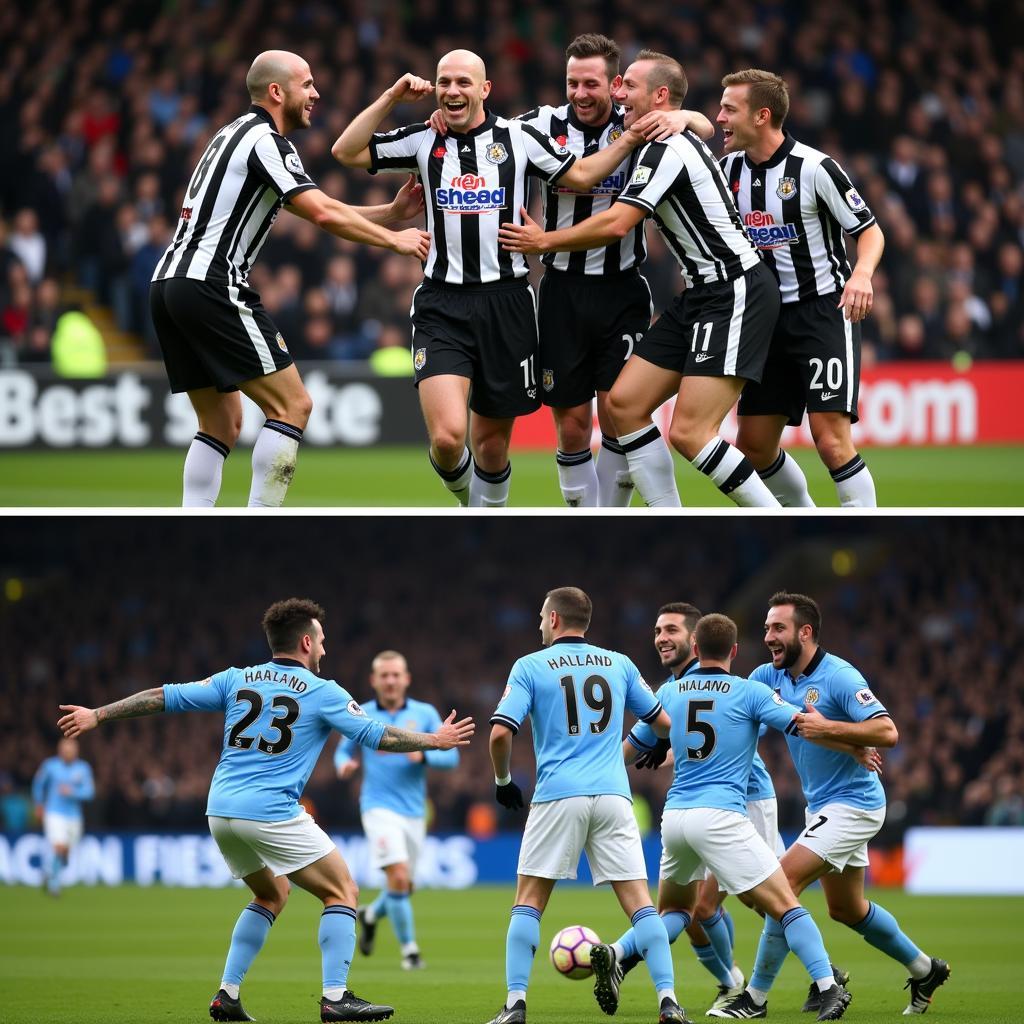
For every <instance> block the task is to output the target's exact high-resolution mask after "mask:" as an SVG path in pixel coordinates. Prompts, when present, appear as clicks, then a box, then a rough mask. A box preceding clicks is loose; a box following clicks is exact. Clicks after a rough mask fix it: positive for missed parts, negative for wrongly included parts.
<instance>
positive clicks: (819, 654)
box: [793, 647, 826, 682]
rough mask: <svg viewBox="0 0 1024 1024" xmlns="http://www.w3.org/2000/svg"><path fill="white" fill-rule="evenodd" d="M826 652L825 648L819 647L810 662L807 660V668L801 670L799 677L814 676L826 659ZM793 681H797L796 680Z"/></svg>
mask: <svg viewBox="0 0 1024 1024" xmlns="http://www.w3.org/2000/svg"><path fill="white" fill-rule="evenodd" d="M825 654H826V651H825V648H824V647H819V648H818V649H817V650H816V651H815V652H814V657H813V658H811V660H810V661H809V662H807V668H805V669H804V670H803V672H801V673H800V675H799V676H797V679H805V678H807V677H808V676H813V675H814V673H815V672H816V671H817V670H818V666H819V665H820V664H821V663H822V661H824V660H825ZM793 681H794V682H796V680H793Z"/></svg>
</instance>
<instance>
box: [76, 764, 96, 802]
mask: <svg viewBox="0 0 1024 1024" xmlns="http://www.w3.org/2000/svg"><path fill="white" fill-rule="evenodd" d="M95 795H96V784H95V782H94V781H93V777H92V768H90V767H89V765H87V764H86V765H83V771H82V777H81V779H79V780H78V785H77V786H76V787H75V799H76V800H91V799H92V798H93V797H94V796H95Z"/></svg>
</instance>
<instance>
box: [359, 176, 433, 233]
mask: <svg viewBox="0 0 1024 1024" xmlns="http://www.w3.org/2000/svg"><path fill="white" fill-rule="evenodd" d="M423 205H424V204H423V186H422V185H421V184H420V183H419V182H418V181H417V180H416V175H415V174H410V175H409V177H408V178H407V179H406V181H405V184H404V185H403V186H402V187H401V188H400V189H399V190H398V194H397V195H396V196H395V198H394V199H392V200H391V202H390V203H384V204H383V205H382V206H353V207H352V209H353V210H355V211H356V213H360V214H362V215H363V216H364V217H365V218H366V219H367V220H368V221H372V222H373V223H374V224H383V225H385V226H386V227H390V226H391V225H392V224H402V223H403V222H404V221H407V220H412V218H413V217H417V216H419V215H420V214H421V213H422V212H423Z"/></svg>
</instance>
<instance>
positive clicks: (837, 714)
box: [751, 647, 889, 813]
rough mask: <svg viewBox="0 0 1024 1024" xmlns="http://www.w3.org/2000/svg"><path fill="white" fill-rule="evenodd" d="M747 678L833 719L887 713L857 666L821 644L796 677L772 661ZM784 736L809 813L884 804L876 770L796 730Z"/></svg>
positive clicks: (859, 719)
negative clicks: (828, 807) (828, 806)
mask: <svg viewBox="0 0 1024 1024" xmlns="http://www.w3.org/2000/svg"><path fill="white" fill-rule="evenodd" d="M751 679H757V680H759V681H760V682H762V683H765V684H767V685H768V686H770V687H771V688H772V689H773V690H775V691H776V692H777V693H778V694H779V695H780V696H781V697H782V699H783V700H786V701H789V703H791V704H795V705H796V706H797V707H798V708H800V710H801V711H803V710H805V705H807V704H811V705H813V706H814V707H816V708H817V709H818V710H819V711H820V712H821V713H822V714H823V715H824V716H825V717H826V718H831V719H833V720H834V721H837V722H866V721H867V720H868V719H870V718H877V717H878V716H879V715H888V714H889V712H888V711H886V709H885V708H884V707H883V705H882V703H881V702H880V701H879V699H878V698H877V697H876V696H875V695H874V694H873V693H872V692H871V689H870V687H869V686H868V684H867V681H866V680H865V679H864V677H863V676H862V675H861V674H860V672H858V671H857V669H855V668H854V667H853V666H852V665H851V664H850V663H849V662H848V661H843V659H842V658H837V657H836V656H835V655H834V654H828V653H827V652H826V651H825V650H824V649H823V648H820V647H819V648H818V650H817V652H816V653H815V655H814V657H813V658H812V659H811V661H810V663H809V664H808V666H807V669H806V671H805V672H803V673H802V674H801V675H800V677H799V678H798V679H796V680H794V679H793V678H792V677H791V676H790V674H789V673H788V672H787V671H786V670H785V669H776V668H773V667H772V665H771V662H769V663H768V664H765V665H759V666H758V667H757V668H756V669H754V671H753V672H752V673H751ZM786 742H787V743H788V744H789V753H790V755H791V756H792V758H793V764H794V765H795V766H796V770H797V774H798V775H799V776H800V784H801V786H802V787H803V791H804V798H805V799H806V800H807V807H808V809H809V810H810V811H811V813H815V812H816V811H817V810H818V809H819V808H820V807H824V806H825V805H826V804H831V803H840V804H849V805H850V806H851V807H861V808H864V809H865V810H876V809H877V808H879V807H884V806H885V790H884V789H883V788H882V783H881V780H880V779H879V778H878V775H877V774H876V773H874V772H869V771H868V770H867V769H866V768H862V767H861V766H860V765H859V764H857V762H856V761H855V760H854V759H853V758H852V757H850V755H849V754H841V753H840V752H839V751H838V750H828V749H826V748H825V747H822V746H819V745H818V744H817V743H811V742H810V740H805V739H801V738H800V737H799V736H797V735H795V734H793V735H790V734H788V733H787V734H786Z"/></svg>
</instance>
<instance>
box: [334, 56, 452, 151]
mask: <svg viewBox="0 0 1024 1024" xmlns="http://www.w3.org/2000/svg"><path fill="white" fill-rule="evenodd" d="M433 91H434V86H433V84H432V83H430V82H428V81H427V80H426V79H425V78H418V77H417V76H416V75H412V74H404V75H402V77H401V78H400V79H399V80H398V81H397V82H395V84H394V85H392V86H391V87H390V88H389V89H385V90H384V91H383V92H382V93H381V94H380V96H378V97H377V99H375V100H374V101H373V102H372V103H371V104H370V105H369V106H368V107H367V108H366V109H365V110H364V111H362V112H361V113H359V114H357V115H356V116H355V118H354V119H353V120H352V123H351V124H350V125H349V126H348V127H347V128H346V129H345V130H344V131H343V132H342V133H341V135H339V136H338V138H337V139H335V142H334V145H333V146H331V156H333V157H334V159H335V160H337V161H338V163H341V164H344V165H345V166H346V167H362V168H363V169H366V168H368V167H369V166H370V164H371V157H370V136H371V135H373V133H374V132H375V131H376V130H377V128H378V127H379V125H380V123H381V121H383V120H384V118H385V117H387V116H388V114H390V113H391V111H392V110H394V109H395V107H397V106H398V104H399V103H410V102H414V101H415V100H419V99H422V98H423V97H424V96H428V95H430V94H431V93H433Z"/></svg>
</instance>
